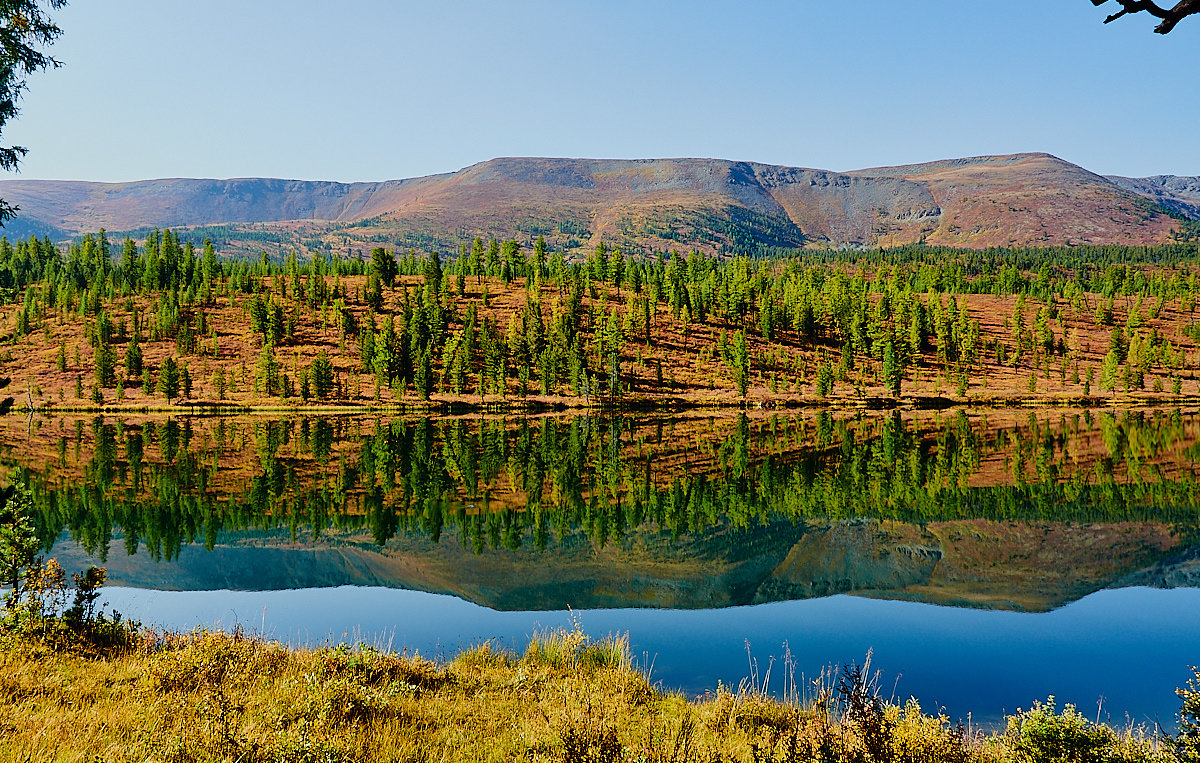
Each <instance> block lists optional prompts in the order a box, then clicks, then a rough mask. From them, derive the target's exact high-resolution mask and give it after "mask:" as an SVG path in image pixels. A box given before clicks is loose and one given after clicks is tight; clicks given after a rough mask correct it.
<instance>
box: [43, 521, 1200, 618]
mask: <svg viewBox="0 0 1200 763" xmlns="http://www.w3.org/2000/svg"><path fill="white" fill-rule="evenodd" d="M747 534H752V535H754V536H757V538H755V540H758V541H760V542H756V543H751V544H749V548H752V549H753V552H752V553H746V547H745V546H741V545H740V544H741V543H742V542H743V541H745V540H747V538H746V537H745V536H746V535H747ZM228 540H229V541H230V542H229V543H222V544H221V545H217V546H214V547H213V549H212V550H211V551H206V550H204V549H203V548H201V547H199V546H187V547H184V548H183V549H181V551H180V554H179V556H178V558H177V559H176V561H175V562H174V563H172V564H164V563H161V562H159V561H155V560H154V559H153V558H151V557H150V556H149V555H147V554H138V555H134V556H125V555H116V556H112V557H110V558H109V559H108V562H107V564H108V568H109V573H110V581H111V582H112V583H115V584H117V585H126V586H134V587H139V588H158V589H169V590H175V589H183V590H215V589H226V588H228V589H236V590H278V589H289V588H311V587H323V586H338V585H364V586H387V587H398V588H407V589H415V590H422V591H429V592H433V593H446V594H452V595H455V596H458V597H460V598H463V599H466V600H469V601H472V602H475V603H477V604H481V605H483V606H487V607H490V608H493V609H500V610H561V609H566V608H568V607H570V608H573V609H593V608H615V607H661V608H670V609H697V608H713V607H726V606H736V605H743V604H758V603H763V602H769V601H783V600H792V599H804V598H812V597H818V596H827V595H832V594H839V593H852V594H859V595H867V596H874V597H880V598H899V599H907V600H918V601H928V602H933V603H940V604H951V605H956V606H972V607H996V608H1003V609H1023V610H1032V611H1039V610H1046V609H1051V608H1053V607H1057V606H1061V605H1063V604H1066V603H1068V602H1070V601H1074V600H1076V599H1079V598H1081V597H1083V596H1085V595H1087V594H1089V593H1091V592H1093V591H1095V590H1097V589H1100V588H1105V587H1110V586H1125V585H1145V586H1156V587H1177V586H1197V584H1198V583H1200V575H1198V574H1197V573H1198V571H1200V564H1198V563H1197V558H1196V554H1197V552H1196V549H1195V548H1194V547H1193V548H1189V549H1186V550H1184V551H1183V552H1182V553H1180V552H1178V547H1177V546H1176V543H1175V540H1174V539H1172V538H1171V537H1170V533H1169V531H1168V529H1167V528H1166V527H1165V526H1162V525H1155V524H1118V525H1080V524H1074V525H1072V524H1033V523H998V522H989V521H968V522H953V523H945V524H938V525H935V526H929V527H926V528H923V529H922V528H919V527H915V526H913V525H903V524H896V523H879V522H876V521H873V520H869V521H848V522H841V523H835V524H828V525H825V526H807V527H806V526H804V525H794V524H791V523H776V524H772V525H769V526H765V527H761V528H756V529H755V530H754V531H752V532H751V533H746V532H742V531H733V532H713V533H711V534H709V535H706V537H704V538H703V539H701V540H684V541H682V542H679V541H674V542H672V541H670V540H669V539H668V540H667V541H666V542H661V541H662V539H655V538H638V539H630V540H627V541H626V542H625V543H622V544H620V545H619V546H617V545H610V546H607V547H605V548H594V547H592V546H591V545H590V544H589V543H588V542H587V541H586V539H584V538H580V539H579V542H578V543H575V544H572V543H564V544H562V545H559V546H555V547H553V548H550V549H547V550H545V551H540V552H539V551H535V550H532V549H526V550H518V551H508V550H503V549H502V550H496V551H489V552H486V553H484V554H475V553H474V552H473V551H471V550H469V549H464V548H463V546H462V544H461V543H457V542H454V541H453V540H452V539H447V538H443V539H442V541H441V542H440V543H433V542H431V541H429V540H428V539H426V538H420V537H405V538H402V539H397V540H393V541H390V542H389V543H388V544H386V546H385V547H384V548H382V549H381V548H379V547H378V546H376V545H375V544H373V543H371V542H370V541H369V539H364V538H357V539H356V538H354V537H348V538H344V539H343V538H339V539H336V540H327V541H325V542H322V543H320V544H314V545H310V544H300V545H295V544H290V543H288V542H287V540H286V539H283V538H281V539H271V538H264V537H259V538H244V539H232V538H231V539H228ZM656 540H658V541H660V542H659V543H656V542H655V541H656ZM1172 552H1174V553H1172ZM55 553H56V554H57V555H58V557H59V559H60V561H63V562H64V563H68V566H81V567H82V566H85V565H86V564H87V563H89V561H90V559H89V557H88V556H87V555H86V553H84V552H83V550H82V549H81V548H80V547H79V546H78V545H76V544H71V543H65V544H62V545H60V546H59V547H57V548H56V549H55ZM1001 558H1002V559H1003V560H1004V563H1003V564H1001V563H999V562H998V561H997V560H998V559H1001Z"/></svg>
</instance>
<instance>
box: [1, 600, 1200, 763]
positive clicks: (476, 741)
mask: <svg viewBox="0 0 1200 763" xmlns="http://www.w3.org/2000/svg"><path fill="white" fill-rule="evenodd" d="M781 665H782V667H783V670H784V672H785V673H788V672H789V670H790V668H789V661H788V660H787V659H785V660H783V662H782V663H781ZM792 667H794V663H792ZM769 668H770V666H769V665H768V666H767V669H764V670H763V671H761V672H755V671H754V670H752V671H751V676H750V677H748V679H747V681H745V682H743V683H742V685H741V686H739V687H738V688H737V689H731V688H728V687H719V688H718V690H717V691H716V692H714V693H711V694H709V695H706V696H705V697H702V698H697V699H694V700H688V699H686V698H684V697H681V696H678V695H675V694H671V693H669V692H663V691H661V690H658V689H655V688H654V687H652V686H651V685H650V683H649V681H648V680H647V676H646V675H645V674H644V673H643V672H642V670H640V669H639V668H638V667H637V666H636V665H635V664H634V663H633V661H632V660H631V659H630V656H629V640H628V637H627V636H624V635H619V636H609V637H606V638H600V639H593V638H591V637H589V636H587V635H586V634H585V633H583V631H582V629H581V628H579V627H578V623H576V624H575V626H574V627H572V628H570V629H566V630H558V631H543V632H539V633H538V634H536V636H535V637H534V638H533V639H531V641H530V644H529V646H528V648H527V649H526V650H525V651H524V653H523V654H516V653H513V652H510V651H506V650H503V649H498V648H496V647H495V645H494V644H492V643H490V642H484V643H482V644H478V645H476V646H474V647H472V648H469V649H466V650H464V651H463V652H462V653H461V654H459V655H458V656H457V657H455V658H454V659H453V660H449V661H438V662H434V661H430V660H426V659H422V658H420V657H417V656H405V655H397V654H394V653H389V652H386V651H382V650H379V649H376V648H371V647H365V646H359V647H352V646H346V645H341V646H336V647H326V648H320V649H306V650H300V649H289V648H285V647H283V646H282V645H279V644H277V643H273V642H269V641H266V640H264V639H261V638H257V637H252V636H247V635H246V634H243V633H216V632H204V631H199V632H196V633H191V634H172V633H155V634H150V633H146V634H142V635H141V636H140V637H139V639H138V640H137V641H136V643H133V644H131V645H130V644H126V645H123V646H122V647H121V648H120V649H114V650H113V651H112V652H110V653H99V652H97V651H95V650H91V651H86V652H83V651H81V652H58V651H53V650H50V651H48V650H46V649H44V648H41V647H40V646H38V645H37V644H34V643H32V642H29V641H27V640H24V639H23V638H20V637H8V638H5V639H3V640H0V760H2V761H10V760H12V761H70V762H72V763H75V762H78V763H94V762H95V761H97V760H103V761H116V762H120V761H162V762H163V763H169V762H174V761H179V762H182V761H201V762H203V761H239V762H241V763H268V762H269V763H289V762H297V763H317V762H318V761H320V762H321V763H339V762H342V761H347V762H348V761H355V762H356V763H372V762H373V761H481V760H483V761H490V760H521V761H572V762H575V761H584V762H587V763H633V762H635V761H636V762H639V763H709V762H712V761H722V762H724V761H728V762H729V763H733V762H742V761H744V762H745V763H792V762H793V761H818V762H820V763H835V762H838V761H846V763H920V762H923V761H928V762H929V763H934V762H935V761H948V762H949V763H1041V762H1042V761H1046V762H1047V763H1110V762H1113V763H1115V762H1117V761H1129V762H1131V763H1132V762H1135V761H1146V762H1147V763H1195V762H1196V756H1195V749H1196V745H1195V738H1197V737H1200V732H1196V729H1198V728H1200V699H1197V697H1200V689H1198V688H1197V687H1196V686H1191V687H1188V688H1187V689H1184V690H1181V691H1182V692H1183V694H1182V697H1183V699H1184V707H1185V716H1184V722H1183V723H1182V724H1181V729H1183V731H1181V734H1180V736H1179V738H1178V739H1175V740H1169V739H1165V738H1157V737H1155V736H1153V735H1151V734H1148V733H1144V732H1141V731H1139V730H1137V729H1124V730H1121V729H1114V728H1111V727H1109V726H1106V725H1103V724H1094V723H1092V722H1090V721H1088V720H1087V719H1085V718H1083V717H1082V716H1081V715H1080V714H1079V713H1078V712H1076V711H1075V710H1074V708H1070V707H1066V708H1063V709H1062V710H1059V709H1058V708H1057V707H1056V706H1055V705H1054V703H1053V700H1052V699H1051V700H1049V701H1047V702H1046V703H1042V704H1038V705H1035V706H1034V708H1033V709H1032V710H1029V711H1027V712H1024V713H1019V714H1018V715H1016V716H1014V717H1013V718H1012V719H1010V721H1009V724H1008V727H1007V729H1006V730H1005V731H1003V732H998V733H993V734H990V735H987V734H983V733H980V732H974V733H971V732H967V731H966V730H965V729H963V728H962V727H961V726H959V725H957V724H953V723H951V722H950V720H949V719H947V718H946V717H945V716H944V715H941V714H929V713H926V712H924V711H923V710H922V708H921V707H920V706H919V705H917V704H916V703H915V702H911V701H910V702H908V703H906V704H898V703H896V702H895V701H894V700H893V699H891V698H885V697H884V696H882V693H881V691H880V687H879V683H878V680H877V676H876V674H874V673H873V672H872V671H871V669H870V667H869V664H864V665H862V666H847V667H844V668H839V669H837V670H830V671H829V672H828V673H827V674H823V675H822V676H821V677H820V678H819V679H817V680H815V681H813V682H809V685H808V686H807V687H804V686H803V684H804V682H803V681H800V682H797V681H796V679H795V678H794V677H789V678H787V679H786V680H785V682H784V683H785V686H786V687H789V688H788V689H787V691H786V692H785V694H786V697H785V700H786V701H781V700H777V699H775V698H773V697H772V696H771V695H770V694H769V693H768V692H767V690H766V689H767V684H768V683H769ZM1198 681H1200V678H1198ZM805 693H807V694H808V696H807V697H805V696H802V695H803V694H805ZM1189 703H1190V704H1189ZM1189 707H1190V708H1191V710H1190V711H1189V710H1188V708H1189ZM1189 713H1190V714H1189ZM1189 734H1190V736H1189Z"/></svg>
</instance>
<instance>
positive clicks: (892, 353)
mask: <svg viewBox="0 0 1200 763" xmlns="http://www.w3.org/2000/svg"><path fill="white" fill-rule="evenodd" d="M903 375H904V369H903V368H902V367H901V365H900V360H899V358H897V357H896V345H895V342H893V341H892V340H891V339H887V340H885V341H884V343H883V386H884V389H886V390H887V392H888V394H889V395H891V396H893V397H899V395H900V380H901V378H902V377H903Z"/></svg>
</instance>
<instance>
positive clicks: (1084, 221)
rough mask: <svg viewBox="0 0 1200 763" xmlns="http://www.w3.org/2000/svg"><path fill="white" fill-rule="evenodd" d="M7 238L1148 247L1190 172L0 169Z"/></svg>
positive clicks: (651, 165) (249, 244) (1022, 160)
mask: <svg viewBox="0 0 1200 763" xmlns="http://www.w3.org/2000/svg"><path fill="white" fill-rule="evenodd" d="M0 198H4V199H6V200H8V201H9V202H10V203H14V204H16V205H18V206H19V207H20V208H21V212H20V213H19V215H18V217H17V218H16V219H15V220H14V221H12V222H10V224H9V230H10V232H12V233H13V234H14V235H16V236H23V235H29V234H31V233H32V234H35V235H50V236H51V237H52V238H63V239H65V238H71V237H76V236H79V235H82V234H84V233H87V232H91V231H94V230H98V229H99V228H106V229H108V230H109V231H113V232H117V233H120V232H126V231H133V232H136V231H139V230H145V229H149V228H164V227H171V228H176V229H179V228H184V229H187V228H196V229H208V228H215V229H217V230H201V231H198V232H199V233H204V234H207V235H210V236H212V237H213V238H214V241H215V242H216V243H217V244H218V247H219V248H221V249H223V250H227V251H229V250H235V251H236V250H247V251H249V250H255V249H257V248H262V249H264V250H268V251H269V252H270V253H272V254H274V253H277V252H282V251H284V250H287V249H291V248H299V249H301V250H308V249H318V250H320V249H324V250H329V251H335V250H336V251H350V250H354V249H362V248H369V247H373V246H379V245H384V246H399V247H406V248H408V247H411V248H417V249H423V250H428V249H433V248H441V249H446V248H457V246H458V245H459V244H461V243H462V242H463V241H469V240H470V239H472V238H474V237H475V236H480V237H483V238H485V239H486V238H493V237H494V238H503V239H507V238H514V239H517V240H519V241H532V239H534V238H536V237H537V236H538V235H542V236H544V237H545V238H546V239H547V241H548V242H549V243H550V244H551V246H553V247H556V248H560V249H563V250H566V251H583V250H586V249H587V248H588V247H591V246H594V245H595V243H597V242H598V241H600V240H603V241H606V242H608V243H610V244H616V245H620V246H622V247H624V248H626V249H627V250H628V251H630V252H633V253H637V252H648V251H654V250H667V249H681V250H688V249H700V250H702V251H708V252H710V253H739V252H752V251H756V250H761V249H763V248H772V247H778V248H794V247H799V246H821V247H830V246H831V247H842V246H852V247H853V246H893V245H900V244H908V243H914V242H920V241H924V242H927V243H930V244H939V245H951V246H962V247H969V248H985V247H991V246H1010V245H1011V246H1055V245H1071V244H1131V245H1142V244H1156V243H1166V242H1169V241H1171V240H1173V238H1174V231H1175V229H1176V228H1177V227H1179V225H1180V221H1181V220H1200V178H1189V177H1179V176H1172V175H1159V176H1153V177H1147V178H1124V177H1120V176H1102V175H1099V174H1096V173H1094V172H1092V171H1090V170H1087V169H1086V168H1083V167H1080V166H1078V165H1075V164H1072V163H1070V162H1067V161H1065V160H1062V159H1060V158H1058V157H1055V156H1053V155H1050V154H1045V153H1023V154H1009V155H995V156H979V157H964V158H959V159H945V160H939V161H935V162H927V163H922V164H909V165H897V166H892V167H876V168H867V169H862V170H853V171H849V172H835V171H831V170H823V169H815V168H806V167H787V166H781V165H771V164H763V163H759V162H751V161H734V160H727V159H710V158H673V159H572V158H538V157H498V158H495V159H491V160H488V161H485V162H479V163H476V164H473V165H470V166H468V167H465V168H463V169H461V170H458V171H457V172H451V173H440V174H435V175H426V176H422V177H415V178H404V179H398V180H386V181H375V182H357V183H340V182H335V181H314V180H288V179H281V178H230V179H212V178H161V179H155V180H144V181H131V182H124V183H96V182H90V181H52V180H50V181H46V180H4V181H0Z"/></svg>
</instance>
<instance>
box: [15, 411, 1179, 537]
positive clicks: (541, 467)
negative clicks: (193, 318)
mask: <svg viewBox="0 0 1200 763" xmlns="http://www.w3.org/2000/svg"><path fill="white" fill-rule="evenodd" d="M1195 423H1196V422H1195V419H1194V416H1190V415H1189V416H1184V415H1182V414H1180V413H1179V412H1174V413H1169V414H1164V413H1152V414H1144V413H1140V412H1129V413H1122V414H1114V413H1102V414H1100V415H1099V416H1097V417H1095V418H1093V417H1092V416H1091V415H1089V414H1086V413H1085V414H1082V415H1072V416H1065V415H1064V416H1062V417H1061V418H1060V419H1059V420H1058V421H1057V422H1051V421H1047V420H1044V419H1039V418H1038V417H1037V416H1035V415H1033V414H1030V416H1029V419H1028V421H1027V422H1026V423H1025V424H1024V425H1021V426H1015V425H1010V426H1001V427H992V426H988V425H986V424H985V423H982V422H977V423H976V424H975V425H972V423H971V421H969V420H968V418H967V417H966V416H965V414H962V413H959V414H957V415H951V416H948V417H945V418H943V419H940V420H935V421H934V422H932V423H930V422H923V423H915V424H914V423H912V422H907V421H905V420H904V419H902V418H901V417H900V416H899V415H898V414H894V413H893V414H891V415H884V416H881V417H880V416H877V417H867V416H862V417H857V418H851V419H834V418H833V417H831V416H830V415H828V414H826V413H823V414H820V415H819V416H816V417H815V418H814V419H793V418H788V417H783V416H775V417H769V418H767V419H765V420H761V421H755V422H753V424H752V422H751V421H750V420H749V419H748V418H747V417H746V416H744V415H743V416H739V417H737V418H736V419H732V420H719V425H720V427H721V428H722V429H721V431H720V432H719V435H720V436H719V437H713V438H708V439H704V438H698V439H690V440H688V441H686V442H681V441H680V440H679V439H672V437H671V434H670V429H671V427H672V422H670V421H662V420H645V419H638V418H636V417H612V418H594V417H588V416H576V417H564V418H540V419H522V420H520V421H519V422H511V421H505V420H500V419H485V420H481V421H470V422H468V421H464V420H432V419H428V418H426V419H417V420H407V421H390V422H384V421H377V422H372V423H370V424H367V425H365V426H364V424H363V423H362V422H361V421H360V420H357V419H349V418H318V417H298V418H292V419H281V420H254V421H249V422H247V421H229V422H227V421H225V420H216V421H205V420H190V419H185V420H182V421H177V420H175V419H167V420H165V421H157V422H155V421H147V422H143V423H129V424H125V423H121V422H115V423H113V422H106V421H104V420H101V419H96V420H95V421H93V422H92V424H91V435H92V437H91V452H90V455H88V457H87V460H86V461H83V452H82V442H83V439H84V438H83V435H84V428H85V425H84V424H83V422H79V424H78V426H77V427H76V430H75V438H74V439H75V443H74V446H75V447H74V450H75V451H76V452H78V453H80V458H79V460H80V461H83V471H84V473H83V479H82V480H77V481H75V480H71V481H66V482H65V483H64V480H62V479H58V478H56V477H55V473H56V470H57V469H62V468H63V467H65V466H66V464H67V456H66V453H67V450H68V443H67V438H66V437H65V436H64V437H63V438H61V439H60V440H59V444H58V453H59V466H58V467H54V466H52V465H46V466H45V467H44V470H43V471H34V470H33V469H34V467H33V466H32V465H29V464H26V465H23V468H24V469H25V470H26V471H25V474H26V477H27V479H28V480H29V482H30V484H31V487H32V488H33V490H34V495H35V497H36V501H37V509H38V521H39V524H40V527H41V531H42V537H43V538H44V539H45V541H46V543H47V545H49V544H50V543H51V542H52V541H53V540H54V539H55V538H57V537H58V536H59V535H60V534H61V533H62V531H64V530H66V531H69V533H70V534H71V536H72V537H73V538H74V539H76V540H78V541H79V542H81V543H82V544H83V545H84V546H85V547H86V548H87V549H89V550H90V551H97V550H99V551H100V552H101V553H103V549H104V548H105V547H106V546H107V544H108V541H109V540H110V539H111V538H112V537H113V534H114V532H116V531H118V530H119V532H120V533H121V534H122V536H123V540H124V545H125V548H126V550H127V552H129V553H133V552H134V551H136V550H137V549H138V547H139V546H144V547H145V549H146V550H147V551H148V553H150V554H151V555H152V556H154V557H155V558H161V557H165V558H173V557H174V556H175V555H176V554H177V553H178V552H179V549H180V548H181V547H182V546H183V545H184V544H187V543H198V542H202V543H204V544H205V546H207V547H209V548H211V547H212V546H213V545H215V544H216V543H217V542H218V539H219V537H220V534H221V533H222V532H224V531H252V530H265V531H277V530H279V529H281V528H287V529H289V530H290V532H291V535H292V537H293V539H296V538H300V537H306V538H307V537H311V538H318V537H320V536H321V535H322V534H323V533H326V532H330V531H335V532H341V531H350V530H367V531H369V533H370V535H371V537H372V538H373V539H374V541H375V542H376V543H378V544H383V543H386V542H387V541H388V540H389V539H391V538H393V537H395V536H397V535H398V534H402V533H403V534H416V535H421V536H424V537H427V538H429V539H431V540H432V541H433V542H439V541H440V540H441V538H442V535H443V534H444V533H445V532H446V530H447V528H451V529H452V530H453V531H454V532H455V534H456V535H457V537H458V538H459V539H460V541H461V542H462V543H463V544H464V545H466V546H468V547H470V548H473V549H474V550H475V551H476V552H478V553H482V552H483V551H484V550H485V549H487V548H493V549H499V548H508V549H516V548H520V547H522V546H524V545H527V544H529V545H532V546H533V547H534V548H537V549H543V548H546V547H547V546H548V545H550V544H551V543H555V542H559V541H564V540H566V539H569V538H574V537H578V536H579V535H580V534H581V533H582V534H585V535H586V537H587V539H589V540H590V542H592V543H596V544H600V545H603V544H606V543H610V542H616V543H620V542H622V541H624V540H625V539H626V538H627V536H629V535H630V534H631V533H639V532H641V533H661V534H665V535H669V536H670V537H674V538H678V537H680V536H682V535H684V534H696V533H703V532H704V531H706V530H712V529H725V528H733V529H735V530H745V529H748V528H751V527H754V526H761V525H765V524H768V523H774V522H779V521H790V522H802V521H810V520H811V521H827V520H844V519H851V518H859V517H866V518H873V519H890V520H897V521H901V522H907V523H917V524H924V523H929V522H937V521H947V520H954V519H971V518H986V519H998V520H1052V521H1080V522H1114V521H1155V522H1165V523H1171V524H1175V525H1178V526H1179V527H1181V528H1191V527H1194V526H1195V525H1196V524H1197V517H1198V510H1200V490H1198V488H1197V482H1196V462H1197V456H1198V455H1200V446H1198V445H1197V443H1196V441H1195V434H1194V432H1195V428H1196V427H1195ZM664 427H665V428H666V430H664ZM198 428H199V431H198ZM688 431H689V432H691V431H692V430H688ZM688 437H694V435H688ZM246 464H250V471H251V472H252V476H250V478H249V479H248V481H246V482H244V483H242V484H240V485H235V486H234V487H232V488H231V487H230V484H229V483H230V479H229V473H230V472H229V471H228V470H230V469H232V468H234V467H236V468H240V469H243V471H244V469H245V467H246ZM998 483H999V484H998ZM751 535H752V534H750V533H743V534H742V537H744V538H746V539H748V538H750V537H751Z"/></svg>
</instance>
